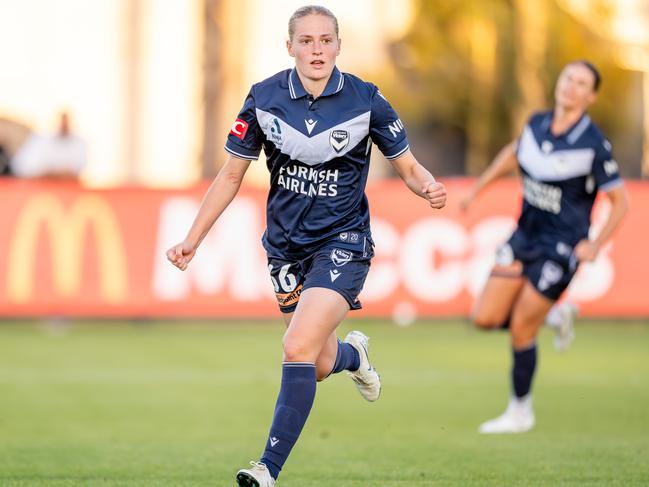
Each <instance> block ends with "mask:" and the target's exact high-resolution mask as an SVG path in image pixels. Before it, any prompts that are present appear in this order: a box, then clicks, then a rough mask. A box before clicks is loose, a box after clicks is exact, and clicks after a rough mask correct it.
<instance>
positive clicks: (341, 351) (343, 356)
mask: <svg viewBox="0 0 649 487" xmlns="http://www.w3.org/2000/svg"><path fill="white" fill-rule="evenodd" d="M360 366H361V358H360V357H359V356H358V350H356V349H355V348H354V347H353V346H352V345H351V344H349V343H345V342H341V341H340V340H338V351H337V352H336V363H334V368H333V369H331V372H330V374H329V375H331V374H337V373H338V372H342V371H343V370H350V371H352V372H353V371H355V370H358V368H359V367H360Z"/></svg>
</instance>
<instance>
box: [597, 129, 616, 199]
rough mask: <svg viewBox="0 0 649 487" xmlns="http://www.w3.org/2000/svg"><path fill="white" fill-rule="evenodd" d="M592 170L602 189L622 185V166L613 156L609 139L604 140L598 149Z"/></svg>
mask: <svg viewBox="0 0 649 487" xmlns="http://www.w3.org/2000/svg"><path fill="white" fill-rule="evenodd" d="M592 172H593V176H594V177H595V183H596V185H597V188H598V189H599V190H600V191H609V190H611V189H613V188H616V187H617V186H620V185H622V178H621V177H620V168H619V166H618V164H617V162H616V161H615V159H614V158H613V153H612V148H611V143H610V142H609V141H608V140H605V139H604V140H602V142H601V144H600V146H599V147H598V148H597V149H596V151H595V160H594V161H593V171H592Z"/></svg>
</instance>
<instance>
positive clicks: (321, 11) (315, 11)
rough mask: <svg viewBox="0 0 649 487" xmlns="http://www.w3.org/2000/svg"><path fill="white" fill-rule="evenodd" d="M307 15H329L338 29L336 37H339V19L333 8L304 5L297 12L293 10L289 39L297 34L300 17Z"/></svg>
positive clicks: (289, 22)
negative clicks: (297, 23) (296, 24)
mask: <svg viewBox="0 0 649 487" xmlns="http://www.w3.org/2000/svg"><path fill="white" fill-rule="evenodd" d="M307 15H324V16H325V17H329V18H330V19H331V21H332V22H333V23H334V30H335V31H336V37H338V19H337V18H336V16H335V15H334V14H333V12H332V11H331V10H329V9H328V8H326V7H322V6H320V5H305V6H304V7H300V8H298V9H297V10H296V11H295V12H293V15H291V18H290V19H288V38H289V40H293V34H295V23H296V22H297V21H298V20H299V19H301V18H302V17H306V16H307Z"/></svg>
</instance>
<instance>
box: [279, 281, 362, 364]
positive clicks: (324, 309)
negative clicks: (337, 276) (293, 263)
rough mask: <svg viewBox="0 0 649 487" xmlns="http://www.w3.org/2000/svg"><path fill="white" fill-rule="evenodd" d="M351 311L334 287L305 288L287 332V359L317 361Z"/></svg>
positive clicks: (285, 345)
mask: <svg viewBox="0 0 649 487" xmlns="http://www.w3.org/2000/svg"><path fill="white" fill-rule="evenodd" d="M348 311H349V304H348V303H347V300H346V299H345V298H344V297H343V296H342V295H340V294H339V293H337V292H336V291H333V290H331V289H326V288H319V287H311V288H308V289H305V290H304V291H303V292H302V294H301V296H300V301H299V303H298V305H297V308H296V309H295V312H294V313H293V317H292V319H291V323H290V325H289V326H288V329H287V330H286V333H285V334H284V360H288V361H308V362H315V361H316V359H317V358H318V356H319V355H320V353H321V352H322V351H323V348H324V347H325V345H326V344H327V343H328V340H331V339H332V335H333V333H334V332H335V330H336V328H337V327H338V325H339V324H340V322H341V321H342V320H343V319H344V318H345V316H346V315H347V312H348Z"/></svg>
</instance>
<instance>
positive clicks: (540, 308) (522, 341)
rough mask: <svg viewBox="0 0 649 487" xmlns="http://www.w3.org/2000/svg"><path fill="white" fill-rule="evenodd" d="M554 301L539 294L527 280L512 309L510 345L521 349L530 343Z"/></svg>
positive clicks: (534, 338) (532, 341) (533, 340)
mask: <svg viewBox="0 0 649 487" xmlns="http://www.w3.org/2000/svg"><path fill="white" fill-rule="evenodd" d="M555 302H556V301H554V300H552V299H550V298H548V297H546V296H544V295H543V294H541V293H540V292H539V291H538V290H537V289H536V288H535V287H534V286H533V285H532V284H531V283H530V282H529V281H527V282H526V283H525V285H524V286H523V289H522V290H521V292H520V295H519V296H518V298H517V299H516V302H515V303H514V308H513V310H512V316H511V322H510V333H511V336H512V345H513V346H514V348H515V349H517V350H521V349H524V348H527V347H529V346H530V345H532V344H533V343H534V342H535V340H536V336H537V334H538V332H539V328H540V327H541V326H542V325H543V322H544V321H545V316H546V315H547V314H548V311H550V308H552V305H553V304H554V303H555Z"/></svg>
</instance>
